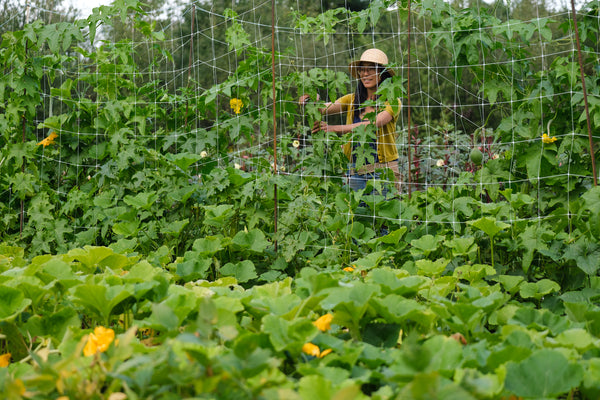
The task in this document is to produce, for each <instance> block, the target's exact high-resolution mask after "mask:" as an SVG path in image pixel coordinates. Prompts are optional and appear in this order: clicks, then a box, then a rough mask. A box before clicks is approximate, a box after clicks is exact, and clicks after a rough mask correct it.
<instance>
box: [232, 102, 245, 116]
mask: <svg viewBox="0 0 600 400" xmlns="http://www.w3.org/2000/svg"><path fill="white" fill-rule="evenodd" d="M243 106H244V102H243V101H241V100H240V99H231V100H229V107H231V109H232V110H233V112H234V113H236V114H239V113H240V112H241V111H242V107H243Z"/></svg>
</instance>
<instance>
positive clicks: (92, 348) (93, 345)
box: [83, 333, 98, 357]
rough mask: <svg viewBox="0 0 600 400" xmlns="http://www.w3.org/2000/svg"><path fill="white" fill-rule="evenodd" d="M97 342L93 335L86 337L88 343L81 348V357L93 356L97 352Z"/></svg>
mask: <svg viewBox="0 0 600 400" xmlns="http://www.w3.org/2000/svg"><path fill="white" fill-rule="evenodd" d="M97 342H98V340H97V339H96V336H95V335H94V334H93V333H90V334H89V336H88V341H87V343H86V344H85V347H84V348H83V355H84V356H86V357H89V356H93V355H94V354H96V353H97V352H98V343H97Z"/></svg>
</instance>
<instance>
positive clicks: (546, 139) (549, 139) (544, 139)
mask: <svg viewBox="0 0 600 400" xmlns="http://www.w3.org/2000/svg"><path fill="white" fill-rule="evenodd" d="M542 142H544V143H553V142H556V136H552V137H550V136H548V134H547V133H544V134H543V135H542Z"/></svg>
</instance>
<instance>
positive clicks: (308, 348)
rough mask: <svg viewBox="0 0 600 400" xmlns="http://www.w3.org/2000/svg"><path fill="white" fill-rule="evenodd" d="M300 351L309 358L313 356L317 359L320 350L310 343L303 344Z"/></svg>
mask: <svg viewBox="0 0 600 400" xmlns="http://www.w3.org/2000/svg"><path fill="white" fill-rule="evenodd" d="M302 351H303V352H304V353H306V354H308V355H309V356H313V357H319V354H321V350H319V346H317V345H316V344H312V343H305V344H304V346H302Z"/></svg>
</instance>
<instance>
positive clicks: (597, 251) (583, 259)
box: [564, 236, 600, 276]
mask: <svg viewBox="0 0 600 400" xmlns="http://www.w3.org/2000/svg"><path fill="white" fill-rule="evenodd" d="M564 258H565V259H567V260H575V263H576V265H577V267H579V269H581V270H582V271H583V272H585V273H586V274H587V275H589V276H594V275H596V272H598V269H599V268H600V245H598V244H597V243H594V242H590V241H589V240H588V239H587V238H586V237H585V236H584V237H581V238H579V239H578V240H577V241H576V242H575V243H573V244H570V245H569V246H568V247H567V251H566V252H565V254H564Z"/></svg>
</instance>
